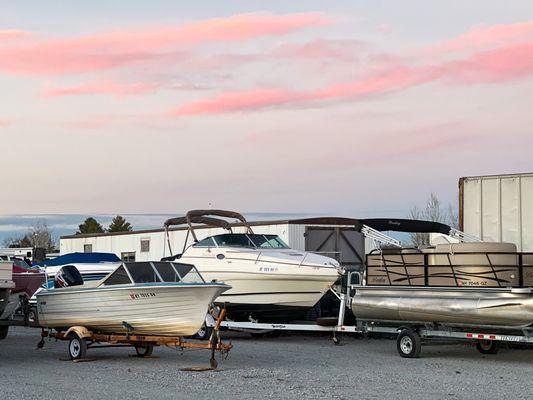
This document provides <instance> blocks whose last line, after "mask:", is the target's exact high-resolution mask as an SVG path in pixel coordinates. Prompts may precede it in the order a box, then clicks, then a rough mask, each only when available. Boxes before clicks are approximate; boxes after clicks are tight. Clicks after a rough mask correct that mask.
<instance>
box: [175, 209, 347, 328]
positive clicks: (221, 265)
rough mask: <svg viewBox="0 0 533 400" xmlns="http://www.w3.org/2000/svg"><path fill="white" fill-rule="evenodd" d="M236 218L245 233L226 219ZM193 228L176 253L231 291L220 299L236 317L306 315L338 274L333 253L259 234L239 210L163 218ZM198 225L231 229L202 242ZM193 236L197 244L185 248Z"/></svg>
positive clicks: (280, 318)
mask: <svg viewBox="0 0 533 400" xmlns="http://www.w3.org/2000/svg"><path fill="white" fill-rule="evenodd" d="M211 216H217V217H222V218H230V219H236V220H237V221H239V223H240V224H241V226H242V229H243V230H244V231H245V232H244V233H234V232H233V231H232V228H231V226H230V223H229V222H228V221H226V220H224V219H219V218H213V217H211ZM183 224H186V225H188V227H189V230H188V231H187V238H186V239H185V244H184V247H183V253H182V254H179V255H177V256H174V257H172V258H173V259H179V260H180V261H181V262H185V263H190V264H194V265H195V266H196V267H197V268H198V270H199V271H200V273H201V274H202V276H203V277H204V278H205V279H206V280H207V281H216V282H225V283H227V284H229V285H231V287H232V288H231V289H230V290H228V291H227V292H226V293H224V294H222V295H221V296H220V297H218V298H217V299H216V303H217V304H220V305H224V306H225V307H226V309H227V313H228V318H231V319H233V320H249V319H253V320H268V321H290V320H294V319H297V318H301V317H303V316H305V314H306V313H307V312H308V311H309V309H310V308H312V307H313V306H314V305H315V304H316V303H317V302H318V301H319V300H320V298H321V297H322V296H323V295H324V294H325V293H326V292H327V291H328V290H329V288H330V287H331V286H332V285H333V284H334V283H335V281H336V280H337V279H338V278H339V276H340V272H341V271H340V266H339V263H338V262H337V261H336V260H334V259H332V258H329V257H325V256H322V255H318V254H314V253H309V252H305V251H297V250H293V249H291V248H289V246H287V244H285V243H284V242H283V240H281V238H280V237H278V236H277V235H267V234H255V233H254V232H253V230H252V228H251V226H250V225H249V224H248V223H247V221H246V219H245V218H244V217H243V216H242V215H241V214H239V213H236V212H233V211H224V210H194V211H189V212H188V213H187V214H186V215H185V216H184V217H179V218H172V219H169V220H167V221H166V222H165V229H166V231H167V239H168V240H167V241H168V246H169V248H170V251H171V254H172V249H171V243H170V238H169V235H168V230H169V228H170V227H171V226H175V225H183ZM194 224H203V225H208V226H210V227H217V228H224V229H225V230H227V231H229V233H224V234H219V235H214V236H209V237H206V238H203V239H201V240H199V238H198V237H197V235H196V233H195V231H194ZM190 236H192V239H193V242H194V243H193V244H191V245H189V246H187V244H188V243H187V241H188V238H189V237H190Z"/></svg>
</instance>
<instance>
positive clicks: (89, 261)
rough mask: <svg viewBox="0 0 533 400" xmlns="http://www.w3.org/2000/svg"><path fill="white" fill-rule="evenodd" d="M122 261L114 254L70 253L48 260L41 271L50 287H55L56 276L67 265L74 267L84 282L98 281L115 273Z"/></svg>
mask: <svg viewBox="0 0 533 400" xmlns="http://www.w3.org/2000/svg"><path fill="white" fill-rule="evenodd" d="M121 263H122V261H121V260H120V258H118V257H117V256H116V255H115V254H112V253H69V254H64V255H62V256H59V257H56V258H54V259H52V260H47V261H45V262H44V264H43V265H42V267H41V269H42V270H43V271H45V272H46V275H47V277H48V282H47V284H48V287H53V286H54V276H55V274H56V272H57V271H59V270H60V269H61V268H62V267H64V266H65V265H73V266H75V267H76V269H77V270H78V271H79V272H80V274H81V276H82V277H83V281H84V282H87V281H98V280H100V279H102V278H103V277H105V276H107V275H109V273H111V272H113V271H114V270H115V269H116V268H117V267H118V266H119V265H120V264H121Z"/></svg>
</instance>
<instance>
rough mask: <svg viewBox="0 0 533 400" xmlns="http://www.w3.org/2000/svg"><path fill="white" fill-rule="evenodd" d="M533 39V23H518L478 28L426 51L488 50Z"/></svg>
mask: <svg viewBox="0 0 533 400" xmlns="http://www.w3.org/2000/svg"><path fill="white" fill-rule="evenodd" d="M532 38H533V22H531V21H528V22H518V23H515V24H502V25H493V26H481V27H476V28H473V29H471V30H469V31H468V32H465V33H464V34H462V35H459V36H457V37H455V38H453V39H451V40H447V41H445V42H443V43H440V44H438V45H434V46H430V47H428V48H427V49H426V50H427V51H429V52H431V53H451V52H456V51H463V50H470V49H476V48H478V49H479V48H486V47H493V46H498V45H502V44H505V43H508V44H509V43H517V42H519V41H528V40H529V41H531V39H532Z"/></svg>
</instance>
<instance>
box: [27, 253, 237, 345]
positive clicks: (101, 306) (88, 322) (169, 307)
mask: <svg viewBox="0 0 533 400" xmlns="http://www.w3.org/2000/svg"><path fill="white" fill-rule="evenodd" d="M228 289H229V286H228V285H225V284H223V283H206V282H205V281H204V280H203V278H202V277H201V275H200V274H199V273H198V271H197V270H196V268H195V267H194V266H193V265H188V264H182V263H171V262H132V263H129V262H128V263H123V264H121V265H120V266H119V267H118V268H117V269H116V270H115V271H114V272H113V273H111V274H110V275H109V276H107V277H106V278H104V279H102V280H101V281H98V282H89V283H86V284H83V279H82V278H81V275H80V274H79V272H78V271H77V270H76V268H75V267H72V266H66V267H64V268H62V269H61V270H60V271H58V272H57V274H56V276H55V288H53V289H47V290H45V291H41V292H39V293H38V294H37V310H38V317H39V323H40V324H41V325H42V326H43V327H46V328H55V329H57V330H61V329H62V328H66V327H71V326H84V327H86V328H87V329H90V330H91V331H94V332H103V333H130V334H136V335H160V336H188V335H194V334H195V333H196V332H198V330H199V329H200V328H201V327H202V325H203V323H204V320H205V316H206V313H207V309H208V306H209V304H211V302H212V301H213V299H215V298H216V297H218V296H219V295H220V294H221V293H222V292H224V291H226V290H228Z"/></svg>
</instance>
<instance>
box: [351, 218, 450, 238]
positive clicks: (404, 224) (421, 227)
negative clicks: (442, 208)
mask: <svg viewBox="0 0 533 400" xmlns="http://www.w3.org/2000/svg"><path fill="white" fill-rule="evenodd" d="M359 221H360V222H361V223H362V224H363V225H366V226H369V227H371V228H373V229H375V230H377V231H395V232H416V233H443V234H445V235H448V234H449V233H450V231H451V230H452V228H450V226H448V225H446V224H443V223H440V222H433V221H421V220H417V219H402V218H368V219H360V220H359Z"/></svg>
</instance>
